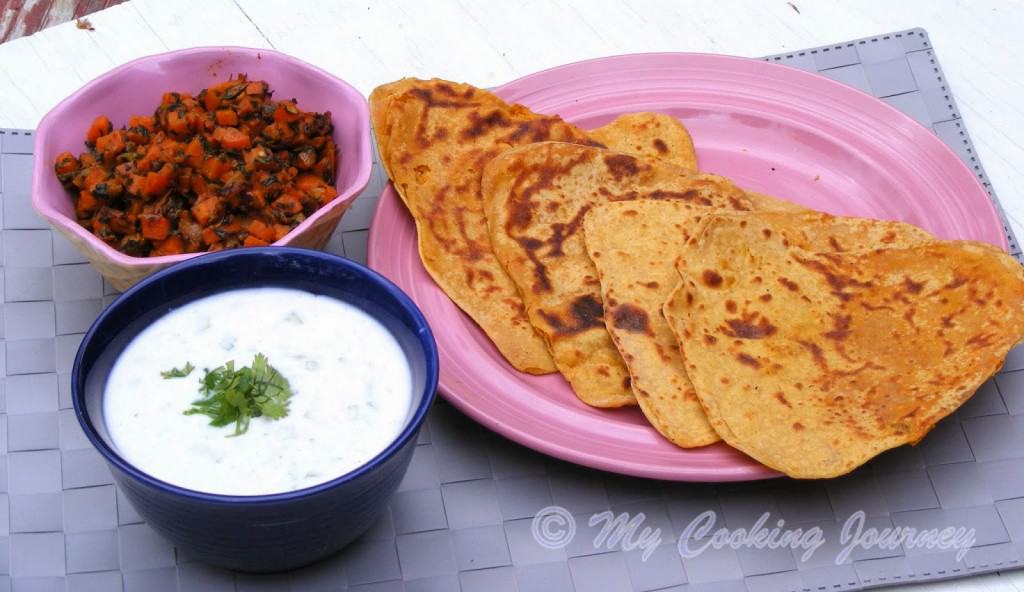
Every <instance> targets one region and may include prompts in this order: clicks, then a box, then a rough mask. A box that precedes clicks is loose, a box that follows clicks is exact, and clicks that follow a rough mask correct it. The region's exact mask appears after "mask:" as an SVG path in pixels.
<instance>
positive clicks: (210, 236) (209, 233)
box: [203, 226, 220, 246]
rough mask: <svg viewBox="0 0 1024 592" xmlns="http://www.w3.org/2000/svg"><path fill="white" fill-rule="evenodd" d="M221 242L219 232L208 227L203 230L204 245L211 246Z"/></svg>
mask: <svg viewBox="0 0 1024 592" xmlns="http://www.w3.org/2000/svg"><path fill="white" fill-rule="evenodd" d="M219 241H220V237H219V236H217V231H216V230H214V229H213V228H211V227H209V226H207V227H206V228H204V229H203V244H205V245H207V246H209V245H212V244H214V243H217V242H219Z"/></svg>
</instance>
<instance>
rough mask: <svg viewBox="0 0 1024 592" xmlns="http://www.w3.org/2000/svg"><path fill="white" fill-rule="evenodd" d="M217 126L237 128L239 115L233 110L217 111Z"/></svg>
mask: <svg viewBox="0 0 1024 592" xmlns="http://www.w3.org/2000/svg"><path fill="white" fill-rule="evenodd" d="M217 125H226V126H236V125H238V114H237V113H235V112H234V110H232V109H218V110H217Z"/></svg>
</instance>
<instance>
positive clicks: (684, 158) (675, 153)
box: [590, 113, 697, 173]
mask: <svg viewBox="0 0 1024 592" xmlns="http://www.w3.org/2000/svg"><path fill="white" fill-rule="evenodd" d="M590 137H591V138H593V139H595V140H597V141H598V142H600V143H602V144H604V145H605V147H606V148H608V149H609V150H615V151H616V152H625V153H626V154H632V155H634V156H640V157H643V158H654V159H658V160H663V161H665V162H670V163H672V164H674V165H676V166H678V167H679V168H683V169H686V170H688V171H690V172H691V173H696V172H697V152H696V151H695V150H694V148H693V139H691V138H690V132H689V131H687V129H686V126H684V125H683V123H682V122H681V121H679V120H678V119H676V118H675V117H672V116H671V115H665V114H662V113H627V114H625V115H620V116H619V117H617V118H616V119H615V120H613V121H612V122H610V123H608V124H605V125H603V126H601V127H599V128H597V129H594V130H591V132H590Z"/></svg>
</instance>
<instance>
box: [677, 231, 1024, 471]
mask: <svg viewBox="0 0 1024 592" xmlns="http://www.w3.org/2000/svg"><path fill="white" fill-rule="evenodd" d="M760 222H761V221H760V220H758V218H757V216H749V217H746V218H741V217H722V218H720V219H717V218H713V219H711V220H710V222H708V223H707V226H706V228H705V230H704V231H703V234H702V235H701V236H700V239H699V240H698V241H697V244H696V246H695V247H694V248H693V249H692V250H689V249H688V250H687V252H686V257H684V258H683V259H682V260H681V262H680V271H681V275H682V276H683V280H684V282H685V286H684V288H683V289H682V290H681V291H680V294H677V295H676V296H677V298H676V299H675V301H674V302H673V303H670V306H674V307H677V309H676V310H675V311H674V313H673V315H672V316H674V317H675V318H676V321H674V322H678V323H680V324H679V326H677V327H676V333H677V335H678V337H679V343H680V346H681V347H682V350H683V354H684V359H685V364H686V372H687V374H688V376H689V378H690V380H691V381H692V382H693V384H694V386H695V388H696V391H697V395H698V397H699V398H700V401H701V403H702V404H703V406H704V409H705V411H706V413H707V415H708V419H709V421H710V422H711V425H712V426H713V427H714V428H715V430H716V431H717V432H718V433H719V434H720V435H721V436H722V438H723V439H724V440H725V441H726V442H727V443H728V444H729V445H731V446H733V447H735V448H738V449H739V450H742V451H743V452H745V453H747V454H749V455H750V456H751V457H753V458H755V459H756V460H758V461H760V462H762V463H764V464H765V465H767V466H769V467H771V468H774V469H777V470H779V471H782V472H784V473H786V474H787V475H790V476H792V477H797V478H825V477H834V476H838V475H842V474H845V473H847V472H849V471H851V470H853V469H854V468H856V467H858V466H860V465H861V464H863V463H864V462H866V461H867V460H869V459H871V458H872V457H874V456H875V455H877V454H878V453H880V452H882V451H884V450H888V449H890V448H893V447H896V446H899V445H902V444H906V443H914V442H917V441H919V440H920V439H921V438H922V437H924V435H925V434H926V433H927V432H928V431H929V430H930V429H931V428H932V427H933V426H934V425H935V424H936V423H937V422H938V421H939V420H941V419H942V418H943V417H946V416H947V415H948V414H949V413H951V412H952V411H953V410H955V409H956V408H957V407H959V406H960V405H961V404H963V402H964V401H966V400H967V399H968V398H969V397H970V396H971V395H972V394H973V393H974V392H975V390H976V389H977V388H978V387H979V386H980V385H981V384H982V383H983V382H984V381H985V380H986V379H988V378H989V377H990V376H992V375H993V374H994V373H995V372H997V371H998V370H999V368H1000V367H1001V366H1002V363H1003V360H1004V358H1005V356H1006V353H1007V352H1008V351H1009V350H1010V348H1012V347H1013V346H1014V345H1015V344H1017V343H1019V342H1020V341H1021V339H1022V337H1024V268H1022V267H1021V265H1020V264H1019V263H1017V262H1016V261H1015V260H1013V259H1012V258H1011V257H1010V256H1008V255H1006V254H1005V253H1003V252H1002V251H999V250H998V249H995V248H994V247H991V246H989V245H983V244H980V243H972V242H966V241H937V240H925V241H918V242H915V238H914V237H910V238H909V241H908V242H909V243H911V244H909V245H904V246H895V245H893V246H890V247H888V248H870V247H869V248H868V249H867V250H854V251H838V252H827V250H825V249H822V251H825V252H813V251H809V250H805V249H802V248H799V247H798V246H796V245H794V244H793V242H791V241H789V240H788V239H787V238H786V236H785V233H779V232H775V231H773V230H772V228H771V225H769V224H762V223H760ZM890 224H892V223H890ZM853 234H854V235H855V234H856V233H853ZM825 236H828V233H827V232H826V233H825ZM886 236H889V235H888V231H882V234H881V238H885V237H886ZM875 238H878V237H877V236H876V237H875ZM837 241H841V239H837ZM891 242H893V243H895V242H896V241H891ZM869 244H870V243H869ZM874 244H878V243H877V242H875V243H874Z"/></svg>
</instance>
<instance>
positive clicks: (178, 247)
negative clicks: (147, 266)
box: [150, 234, 185, 256]
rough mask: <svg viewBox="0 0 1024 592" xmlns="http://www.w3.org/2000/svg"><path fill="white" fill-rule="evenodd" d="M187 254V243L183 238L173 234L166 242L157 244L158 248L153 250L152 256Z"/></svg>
mask: <svg viewBox="0 0 1024 592" xmlns="http://www.w3.org/2000/svg"><path fill="white" fill-rule="evenodd" d="M184 252H185V243H184V241H182V240H181V237H180V236H178V235H176V234H172V235H171V236H169V237H167V238H165V239H164V240H162V241H160V242H159V243H157V245H156V247H154V248H153V251H152V252H151V253H150V254H151V255H155V256H160V255H179V254H181V253H184Z"/></svg>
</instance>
